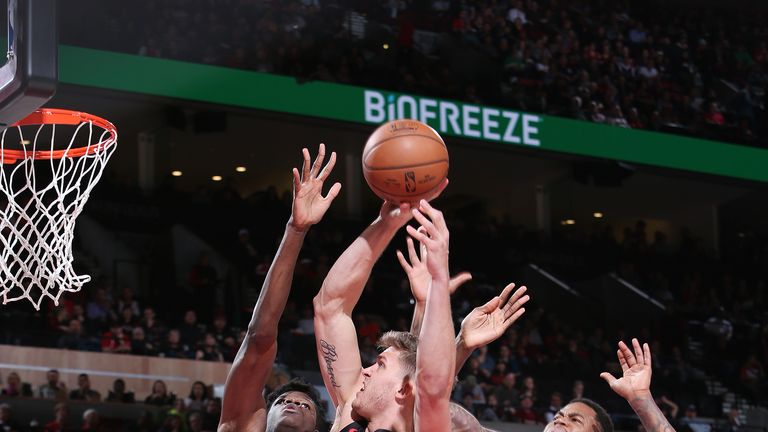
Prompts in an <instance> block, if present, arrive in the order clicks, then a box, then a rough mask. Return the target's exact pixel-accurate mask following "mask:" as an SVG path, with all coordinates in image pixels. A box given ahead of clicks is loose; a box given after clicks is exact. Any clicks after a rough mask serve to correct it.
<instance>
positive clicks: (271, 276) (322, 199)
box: [219, 144, 341, 431]
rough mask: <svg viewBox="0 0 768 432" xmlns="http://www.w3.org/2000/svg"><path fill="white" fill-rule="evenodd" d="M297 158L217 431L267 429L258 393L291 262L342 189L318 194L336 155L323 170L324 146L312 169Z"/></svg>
mask: <svg viewBox="0 0 768 432" xmlns="http://www.w3.org/2000/svg"><path fill="white" fill-rule="evenodd" d="M302 153H303V156H304V163H303V166H302V172H301V174H300V173H299V171H298V170H297V169H296V168H294V169H293V206H292V211H291V217H290V219H289V220H288V223H287V224H286V227H285V233H284V234H283V239H282V242H281V243H280V247H279V248H278V250H277V253H276V255H275V258H274V260H273V261H272V265H271V266H270V268H269V272H268V273H267V277H266V279H265V280H264V285H263V286H262V289H261V293H260V294H259V299H258V300H257V302H256V306H255V308H254V309H253V316H252V317H251V322H250V323H249V324H248V330H247V333H246V337H245V339H244V340H243V343H242V345H241V346H240V349H239V350H238V352H237V355H236V356H235V360H234V362H233V363H232V368H231V369H230V371H229V375H228V376H227V381H226V386H225V388H224V399H223V403H222V410H221V420H220V423H219V431H239V430H256V429H259V428H261V429H263V427H264V425H265V424H266V412H265V409H266V406H265V405H266V402H265V400H264V397H263V396H262V393H263V390H264V385H265V383H266V381H267V378H268V376H269V373H270V371H271V370H272V363H274V361H275V354H276V353H277V323H278V322H279V321H280V316H281V315H282V314H283V309H285V304H286V301H287V299H288V294H289V293H290V290H291V283H292V281H293V271H294V267H295V265H296V260H297V258H298V255H299V251H300V250H301V246H302V244H303V243H304V236H305V235H306V232H307V230H308V229H309V228H310V227H311V226H312V225H314V224H316V223H318V222H319V221H320V220H321V219H322V218H323V215H325V212H326V211H327V210H328V207H330V205H331V202H332V201H333V199H334V198H335V197H336V196H337V195H338V194H339V191H340V190H341V184H340V183H336V184H334V185H333V186H332V187H331V188H330V190H329V191H328V194H327V195H326V196H323V195H322V189H323V183H324V182H325V180H326V179H327V178H328V176H329V175H330V173H331V170H332V169H333V166H334V165H335V163H336V153H335V152H334V153H331V157H330V160H329V161H328V164H327V165H326V166H325V167H323V159H324V158H325V145H323V144H320V150H319V152H318V155H317V158H316V159H315V162H314V164H312V163H311V160H310V155H309V151H308V150H307V149H306V148H305V149H303V151H302Z"/></svg>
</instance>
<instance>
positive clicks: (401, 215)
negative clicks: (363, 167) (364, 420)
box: [314, 202, 411, 406]
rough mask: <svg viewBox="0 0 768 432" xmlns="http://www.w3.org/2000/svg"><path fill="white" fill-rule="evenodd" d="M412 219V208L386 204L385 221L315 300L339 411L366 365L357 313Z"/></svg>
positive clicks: (344, 257)
mask: <svg viewBox="0 0 768 432" xmlns="http://www.w3.org/2000/svg"><path fill="white" fill-rule="evenodd" d="M410 218H411V214H410V207H409V206H408V205H407V204H403V205H402V206H400V207H398V206H396V205H394V204H391V203H388V202H385V203H384V204H383V205H382V207H381V212H380V214H379V217H378V218H377V219H376V220H375V221H374V222H373V223H372V224H371V225H370V226H368V228H366V229H365V231H363V233H362V234H360V236H359V237H358V238H357V239H355V241H354V242H352V244H351V245H350V246H349V247H348V248H347V250H345V251H344V253H342V254H341V256H340V257H339V259H338V260H336V263H334V264H333V267H331V270H330V271H329V272H328V276H326V278H325V280H324V281H323V285H322V287H321V288H320V292H319V293H318V294H317V296H316V297H315V299H314V307H315V338H316V340H317V353H318V358H319V361H320V371H321V373H322V375H323V381H324V382H325V387H326V388H327V389H328V393H329V394H330V396H331V398H332V399H333V402H334V404H335V405H336V406H340V405H342V404H344V403H345V402H346V401H347V399H349V398H350V397H352V396H354V394H355V393H356V392H357V390H359V385H358V381H359V380H360V377H361V370H362V365H361V363H360V351H359V348H358V346H357V332H356V331H355V325H354V323H353V321H352V309H354V307H355V305H356V304H357V301H358V300H359V299H360V295H361V294H362V292H363V288H364V287H365V284H366V282H367V281H368V277H369V276H370V274H371V269H372V268H373V265H374V264H375V263H376V260H378V259H379V256H381V253H382V252H383V251H384V249H385V248H386V247H387V245H388V244H389V242H390V241H391V240H392V237H394V235H395V233H397V231H398V230H399V229H400V227H402V226H403V225H405V223H406V222H408V220H410Z"/></svg>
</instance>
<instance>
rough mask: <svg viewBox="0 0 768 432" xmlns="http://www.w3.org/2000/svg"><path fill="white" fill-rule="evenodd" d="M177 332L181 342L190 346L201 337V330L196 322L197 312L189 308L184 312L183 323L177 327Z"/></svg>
mask: <svg viewBox="0 0 768 432" xmlns="http://www.w3.org/2000/svg"><path fill="white" fill-rule="evenodd" d="M179 334H180V335H181V343H183V344H184V345H186V346H190V347H193V346H195V345H196V344H197V341H199V340H200V339H201V338H202V336H203V332H202V331H201V330H200V326H198V324H197V313H196V312H195V311H194V310H192V309H189V310H187V311H186V312H185V313H184V323H183V324H182V325H181V326H180V327H179Z"/></svg>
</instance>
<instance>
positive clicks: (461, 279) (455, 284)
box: [448, 272, 472, 293]
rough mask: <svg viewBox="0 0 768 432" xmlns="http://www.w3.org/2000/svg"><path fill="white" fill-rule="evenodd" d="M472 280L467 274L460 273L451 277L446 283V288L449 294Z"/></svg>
mask: <svg viewBox="0 0 768 432" xmlns="http://www.w3.org/2000/svg"><path fill="white" fill-rule="evenodd" d="M470 280H472V275H471V274H470V273H469V272H461V273H459V274H457V275H456V276H454V277H452V278H451V280H450V281H449V283H448V287H449V289H450V291H451V293H453V292H455V291H456V290H457V289H458V288H459V287H460V286H462V285H464V284H465V283H467V282H468V281H470Z"/></svg>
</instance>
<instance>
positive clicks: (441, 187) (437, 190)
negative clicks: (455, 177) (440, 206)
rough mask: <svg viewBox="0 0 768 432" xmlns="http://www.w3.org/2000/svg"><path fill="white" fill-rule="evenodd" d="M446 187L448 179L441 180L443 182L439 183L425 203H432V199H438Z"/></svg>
mask: <svg viewBox="0 0 768 432" xmlns="http://www.w3.org/2000/svg"><path fill="white" fill-rule="evenodd" d="M446 187H448V179H445V180H443V182H442V183H440V184H439V185H438V186H437V187H436V188H435V189H434V191H433V192H432V193H431V194H429V197H427V201H432V200H433V199H435V198H437V197H439V196H440V194H441V193H443V191H444V190H445V188H446Z"/></svg>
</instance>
